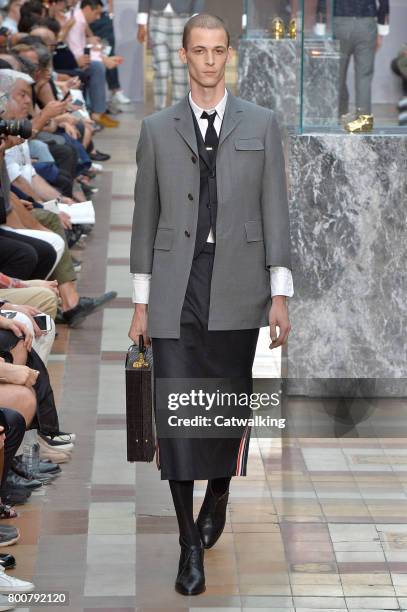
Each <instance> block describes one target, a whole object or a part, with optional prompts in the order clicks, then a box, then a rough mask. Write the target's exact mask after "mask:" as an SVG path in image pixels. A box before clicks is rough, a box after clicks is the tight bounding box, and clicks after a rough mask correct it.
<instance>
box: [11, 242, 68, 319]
mask: <svg viewBox="0 0 407 612" xmlns="http://www.w3.org/2000/svg"><path fill="white" fill-rule="evenodd" d="M0 249H1V242H0ZM58 300H59V291H58V282H57V281H56V280H53V281H44V280H41V279H33V280H28V281H22V280H20V279H19V278H11V277H10V276H7V275H6V274H3V273H2V272H0V301H2V302H4V303H9V302H11V303H12V304H18V305H19V306H33V307H34V308H37V309H38V310H39V311H40V312H44V313H45V314H47V315H49V316H50V317H51V319H54V320H55V317H56V314H57V308H58Z"/></svg>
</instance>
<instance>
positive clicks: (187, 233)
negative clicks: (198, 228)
mask: <svg viewBox="0 0 407 612" xmlns="http://www.w3.org/2000/svg"><path fill="white" fill-rule="evenodd" d="M185 236H186V237H187V238H189V237H190V236H191V234H190V233H189V231H188V230H185Z"/></svg>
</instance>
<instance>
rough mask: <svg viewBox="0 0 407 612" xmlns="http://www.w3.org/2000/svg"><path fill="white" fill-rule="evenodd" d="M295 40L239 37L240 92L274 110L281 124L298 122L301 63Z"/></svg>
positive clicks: (286, 124)
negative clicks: (240, 38)
mask: <svg viewBox="0 0 407 612" xmlns="http://www.w3.org/2000/svg"><path fill="white" fill-rule="evenodd" d="M297 48H298V43H297V42H296V41H293V40H290V39H283V40H272V39H271V38H254V39H242V40H241V42H240V46H239V68H238V70H239V72H238V87H239V95H240V96H241V97H242V98H244V99H245V100H250V102H254V103H256V104H260V106H265V107H267V108H271V109H272V110H274V111H275V112H276V113H277V116H278V119H279V122H280V124H281V125H283V126H294V125H298V122H299V94H298V92H299V82H300V78H299V77H300V73H299V68H300V63H299V58H298V52H297Z"/></svg>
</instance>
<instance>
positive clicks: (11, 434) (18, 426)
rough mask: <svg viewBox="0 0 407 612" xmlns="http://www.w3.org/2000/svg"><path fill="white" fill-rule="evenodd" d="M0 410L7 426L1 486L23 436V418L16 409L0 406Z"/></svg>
mask: <svg viewBox="0 0 407 612" xmlns="http://www.w3.org/2000/svg"><path fill="white" fill-rule="evenodd" d="M0 412H1V413H2V416H3V421H5V423H6V424H7V426H8V432H7V435H6V439H5V442H4V465H3V474H2V475H1V486H2V487H3V486H4V485H5V482H6V478H7V474H8V472H9V469H10V465H11V462H12V460H13V458H14V457H15V454H16V452H17V451H18V448H19V446H20V444H21V442H22V440H23V438H24V433H25V420H24V417H23V416H22V415H21V414H20V413H19V412H17V410H11V409H10V408H0Z"/></svg>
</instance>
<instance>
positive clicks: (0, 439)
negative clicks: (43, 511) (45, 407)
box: [0, 363, 35, 610]
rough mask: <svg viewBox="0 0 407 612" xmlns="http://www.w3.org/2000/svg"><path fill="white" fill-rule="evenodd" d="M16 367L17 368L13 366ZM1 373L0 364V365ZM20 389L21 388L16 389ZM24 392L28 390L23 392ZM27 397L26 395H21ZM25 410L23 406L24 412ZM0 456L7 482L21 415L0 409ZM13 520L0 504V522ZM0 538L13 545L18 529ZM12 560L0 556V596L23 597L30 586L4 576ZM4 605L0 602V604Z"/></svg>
mask: <svg viewBox="0 0 407 612" xmlns="http://www.w3.org/2000/svg"><path fill="white" fill-rule="evenodd" d="M16 367H18V366H16ZM0 372H1V363H0ZM20 386H21V385H20ZM26 391H27V392H28V389H27V388H26ZM18 394H20V390H18V391H17V395H18ZM25 395H26V396H27V393H25ZM26 407H27V406H26V405H24V409H25V408H26ZM0 422H1V423H2V425H0V453H1V454H2V455H3V460H2V463H3V469H2V473H1V474H0V476H1V479H2V482H4V481H5V479H6V478H7V476H8V474H9V471H10V466H11V463H12V461H13V459H14V458H15V454H16V451H17V449H18V446H19V444H20V442H21V440H22V438H23V436H24V430H25V421H24V417H23V416H22V415H21V408H20V410H12V409H10V408H0ZM16 516H17V513H16V511H15V510H14V508H12V507H10V506H9V505H7V504H5V503H3V502H2V501H1V502H0V519H10V518H15V517H16ZM0 536H1V544H2V546H7V545H11V544H15V543H16V542H18V540H19V539H20V532H19V530H18V529H16V528H13V527H12V525H7V531H6V530H5V529H2V528H1V527H0ZM15 564H16V562H15V558H14V557H13V555H10V554H1V555H0V590H1V592H7V593H12V592H19V593H25V592H29V591H33V590H34V588H35V587H34V584H33V583H32V582H28V581H26V580H20V579H19V578H15V577H14V576H10V575H8V574H6V571H5V570H7V569H13V568H14V567H15ZM3 603H4V602H2V604H3ZM1 609H3V610H6V609H7V610H9V609H11V608H10V606H4V605H2V606H1Z"/></svg>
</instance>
